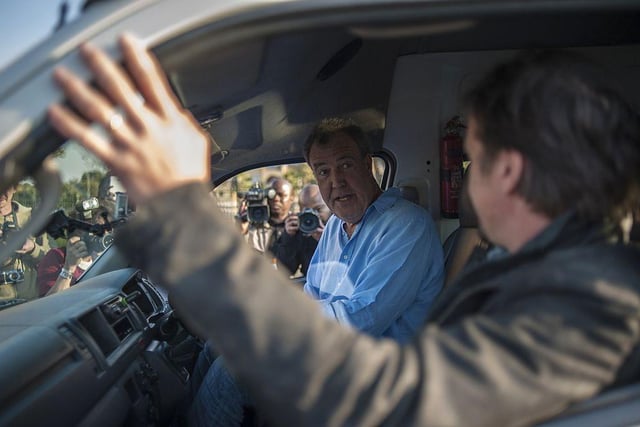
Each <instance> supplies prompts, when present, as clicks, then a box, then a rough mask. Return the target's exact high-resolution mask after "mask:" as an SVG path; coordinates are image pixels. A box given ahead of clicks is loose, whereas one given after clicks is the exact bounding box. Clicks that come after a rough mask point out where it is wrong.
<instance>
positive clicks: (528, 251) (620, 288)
mask: <svg viewBox="0 0 640 427" xmlns="http://www.w3.org/2000/svg"><path fill="white" fill-rule="evenodd" d="M122 46H123V53H124V58H125V63H126V64H127V69H128V71H129V72H130V73H131V74H132V76H133V77H132V81H129V78H128V77H127V75H126V73H124V72H123V71H121V69H120V68H118V66H117V65H116V64H115V63H113V62H111V61H110V60H108V59H107V57H106V56H105V55H104V54H102V53H101V52H100V51H98V50H97V49H95V48H92V47H91V46H86V47H85V48H84V49H83V54H84V55H85V57H86V58H87V59H88V61H87V63H88V65H89V67H90V68H91V69H92V71H93V73H94V74H95V81H97V82H100V84H101V87H102V88H103V90H105V91H106V92H107V94H108V96H106V97H105V96H98V94H96V92H95V91H93V90H92V89H90V88H89V87H88V86H87V85H85V84H84V83H82V82H81V81H79V80H78V79H77V78H76V77H74V76H73V75H72V74H70V73H68V72H64V70H58V71H57V72H56V79H57V82H58V84H59V85H60V86H61V87H62V88H63V90H64V91H65V93H66V94H67V97H68V98H69V100H70V101H71V103H72V104H74V105H76V106H81V105H92V106H93V107H94V108H92V109H85V110H83V109H81V108H78V109H77V110H78V111H84V114H85V115H86V117H85V118H80V117H78V116H76V115H74V114H73V113H72V112H71V111H70V110H69V109H67V108H65V107H63V106H61V105H55V106H52V108H51V109H50V118H51V121H52V123H53V125H54V126H55V127H56V128H57V129H58V130H59V131H60V132H61V133H63V134H65V135H67V136H68V137H72V138H75V139H76V140H78V141H80V142H81V143H82V144H83V145H84V146H85V147H87V148H89V149H90V150H92V151H93V152H95V153H96V154H97V155H98V156H99V157H100V158H102V159H103V160H104V161H105V162H106V163H107V164H108V165H109V166H110V167H112V168H113V169H114V171H116V172H117V173H118V175H119V176H121V178H122V181H123V183H124V185H125V186H126V187H127V189H128V191H129V194H130V196H131V197H132V198H133V199H134V200H135V201H136V202H137V205H138V206H139V210H138V216H137V218H135V219H134V220H133V221H131V222H130V223H129V229H128V231H126V232H124V233H122V234H120V236H119V241H118V244H119V245H120V248H121V249H122V250H123V252H124V253H125V254H126V255H127V256H129V257H130V259H131V261H132V263H134V264H135V265H138V266H140V267H143V268H144V269H146V270H147V271H148V272H149V274H150V275H151V276H152V277H153V278H154V279H155V280H156V281H158V282H160V283H162V284H164V285H165V286H167V287H168V289H169V290H170V292H171V293H172V301H173V303H174V305H175V308H176V309H177V310H179V311H180V312H181V313H182V318H183V319H184V320H185V321H186V322H188V323H189V325H190V326H191V327H192V328H193V330H195V331H197V332H198V333H200V334H202V335H203V336H206V337H208V338H210V339H212V340H213V341H214V342H216V344H217V345H218V348H219V349H220V351H221V353H222V354H223V355H224V356H225V358H226V359H227V360H228V363H229V366H230V368H232V369H233V371H234V372H235V374H236V375H237V377H238V378H239V379H240V380H241V381H243V382H244V384H246V386H247V387H248V388H249V390H250V392H251V394H252V395H253V396H254V397H255V400H256V403H257V404H258V407H259V408H260V410H261V411H263V412H264V413H265V414H266V415H267V417H268V418H269V419H270V420H273V421H274V422H275V423H277V424H281V425H323V426H325V425H378V424H388V425H439V426H441V425H465V426H468V425H473V426H495V425H500V426H510V425H527V424H532V423H535V422H537V421H540V420H543V419H546V418H549V417H551V416H553V415H556V414H558V413H560V412H562V411H563V410H564V409H566V408H567V407H569V406H570V405H572V404H573V403H576V402H579V401H582V400H585V399H588V398H590V397H592V396H594V395H596V394H598V393H599V392H601V391H602V390H604V389H607V388H610V387H613V386H615V385H617V384H622V383H624V382H625V381H628V380H630V379H632V378H637V374H638V371H637V367H636V366H633V365H632V363H631V361H632V360H634V357H631V355H632V352H633V351H634V349H637V346H638V342H639V339H640V338H639V336H640V289H639V286H640V285H639V284H640V256H639V254H638V252H637V251H636V250H635V249H634V248H631V247H628V246H622V245H619V244H616V243H612V242H611V241H610V240H609V237H610V236H612V235H613V234H610V233H609V232H608V230H607V224H609V225H610V224H616V221H617V219H618V218H619V216H620V214H621V213H623V212H624V211H625V208H626V207H627V206H628V204H633V205H634V206H637V205H636V204H635V203H636V202H637V201H636V200H635V199H636V197H637V195H638V186H639V183H640V177H638V174H639V173H640V145H639V144H638V143H637V142H638V141H639V140H640V122H639V120H638V116H637V114H636V113H635V112H634V111H633V110H632V109H631V108H630V107H629V106H628V105H627V104H626V103H625V102H624V101H623V100H622V98H621V97H620V96H618V95H617V94H615V93H614V92H612V91H611V90H610V89H608V87H607V86H606V85H604V84H603V83H604V82H603V81H601V80H598V79H597V78H596V77H595V75H594V74H593V68H592V67H591V66H590V65H589V64H585V63H584V62H582V61H581V60H578V59H576V58H572V57H567V56H565V55H560V54H557V55H556V54H535V55H525V56H521V57H518V58H516V59H515V60H512V61H511V62H509V63H507V64H505V65H503V66H501V67H498V68H497V69H495V70H494V71H492V72H491V73H490V74H489V75H488V76H487V77H486V78H485V79H483V80H482V81H480V83H479V84H478V85H477V87H476V89H474V90H472V91H471V93H470V96H469V97H468V99H467V102H466V105H467V107H468V109H467V113H468V117H469V129H468V134H467V138H466V142H465V145H466V150H467V152H468V154H469V156H470V158H471V160H472V162H473V163H474V167H473V169H472V170H471V176H470V192H471V197H472V201H473V204H474V206H475V208H476V210H477V214H478V218H479V222H480V226H481V228H482V230H483V232H484V233H485V235H486V236H487V237H488V238H489V239H490V240H491V241H492V242H493V243H495V244H497V245H499V246H502V247H503V248H504V249H505V255H504V256H503V257H501V258H499V259H494V260H492V261H489V262H486V263H484V264H481V265H479V266H478V267H476V268H475V269H472V270H471V271H468V272H466V274H464V275H463V276H462V277H461V278H460V279H459V281H458V282H457V283H454V284H453V285H452V286H451V287H450V288H449V289H448V290H447V291H446V292H445V294H444V295H443V297H442V299H441V301H440V303H439V304H436V306H435V307H434V308H433V310H432V312H431V313H430V317H429V322H428V323H427V324H426V325H425V326H424V328H423V329H422V331H421V332H420V334H419V335H418V336H416V338H415V340H414V341H413V342H412V343H410V344H408V345H405V346H401V345H398V344H397V343H395V342H392V341H391V340H374V339H372V338H369V337H367V336H365V335H363V334H359V333H358V332H356V331H354V330H351V329H346V328H344V327H342V326H340V325H339V324H337V323H336V322H334V321H332V320H330V319H327V318H325V317H323V316H322V315H321V314H320V312H319V310H318V308H317V307H316V305H315V303H314V302H313V301H311V300H310V299H308V298H305V297H304V296H303V294H302V293H301V292H300V291H299V290H298V289H295V288H294V287H287V286H283V285H284V284H285V283H286V282H287V279H286V278H285V277H283V276H282V275H280V274H277V273H276V272H274V271H273V269H272V267H271V266H270V265H269V263H268V262H267V261H266V260H264V259H262V258H261V257H259V256H256V255H255V254H253V253H251V251H249V250H248V249H247V248H246V246H245V244H244V242H243V241H242V239H241V237H239V236H238V235H237V233H236V232H235V230H234V229H233V228H232V227H231V226H230V225H228V224H227V221H226V220H225V219H224V217H223V216H222V215H221V214H220V213H218V212H215V201H214V200H211V199H210V198H209V196H208V191H207V190H208V189H207V187H206V186H204V185H202V184H201V181H203V180H207V179H208V171H209V167H208V164H207V161H206V160H207V159H209V147H210V144H211V141H210V139H208V135H206V134H205V133H204V132H203V131H202V130H201V129H200V128H199V127H198V125H197V123H196V122H195V121H194V120H193V118H192V117H191V116H190V115H189V114H188V112H187V111H186V110H184V109H183V108H182V106H180V105H179V103H178V101H177V100H176V99H175V97H174V96H173V94H171V93H170V92H169V90H168V88H169V87H170V86H169V85H168V84H167V83H166V80H165V78H164V76H163V75H162V73H161V71H160V68H159V66H158V65H157V63H156V62H154V60H153V58H152V57H151V56H150V55H149V54H148V53H146V51H145V50H144V48H143V47H141V45H140V43H139V42H136V41H135V40H133V39H131V38H124V39H123V43H122ZM137 91H139V92H140V93H141V94H142V96H143V97H144V98H145V100H146V103H145V105H144V107H143V110H144V111H140V110H142V109H141V108H139V102H137V93H136V92H137ZM108 100H114V102H117V103H118V104H119V105H120V106H121V107H122V108H123V110H124V111H125V112H126V114H127V117H126V118H124V120H121V119H123V118H122V117H119V118H118V120H113V118H114V117H113V116H114V114H118V113H117V111H118V110H115V109H114V106H113V105H111V103H110V102H109V101H108ZM136 106H138V107H136ZM114 111H115V112H114ZM91 121H97V122H99V123H101V124H103V125H107V126H108V125H109V124H110V123H115V124H117V125H116V126H111V127H110V128H109V131H110V133H111V136H112V139H113V141H112V143H109V142H108V141H105V140H104V139H102V137H100V136H98V135H96V134H95V133H94V132H92V131H91V129H90V123H89V122H91ZM178 135H179V136H180V138H178V139H177V140H176V139H175V138H177V136H178ZM185 144H188V145H189V149H185ZM149 147H153V148H154V149H150V148H149ZM123 156H128V157H131V161H128V162H123V161H121V159H122V157H123ZM185 156H186V157H185ZM133 159H144V161H145V163H144V164H146V165H157V166H156V167H146V168H142V167H139V165H138V161H140V162H141V161H142V160H136V161H134V160H133ZM178 160H182V161H178ZM180 165H189V166H190V167H182V166H180ZM176 205H180V206H183V207H188V209H189V212H191V221H189V222H188V223H187V224H185V223H184V221H183V218H182V217H181V215H178V214H176V212H175V209H174V206H176ZM212 212H214V213H213V214H212ZM150 239H155V240H154V242H155V244H154V245H146V244H145V243H144V242H147V241H148V240H150ZM213 277H215V280H211V278H213ZM258 284H259V285H260V286H257V285H258ZM284 308H286V309H284Z"/></svg>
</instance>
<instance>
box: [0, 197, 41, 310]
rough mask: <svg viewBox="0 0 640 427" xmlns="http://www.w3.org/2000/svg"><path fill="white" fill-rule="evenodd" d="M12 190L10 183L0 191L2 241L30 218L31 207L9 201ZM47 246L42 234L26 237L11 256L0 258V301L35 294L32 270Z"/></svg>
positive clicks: (0, 237) (32, 296)
mask: <svg viewBox="0 0 640 427" xmlns="http://www.w3.org/2000/svg"><path fill="white" fill-rule="evenodd" d="M15 192H16V187H15V186H11V187H9V188H7V189H6V190H5V191H4V192H1V193H0V218H1V221H2V223H1V224H0V225H1V227H0V233H1V235H0V242H2V243H3V244H4V242H5V241H6V239H8V238H9V236H10V235H11V233H14V232H16V231H18V230H20V228H21V227H22V226H23V225H24V224H26V223H27V222H28V221H29V219H30V218H31V208H28V207H26V206H23V205H21V204H20V203H18V202H16V201H14V200H13V195H14V194H15ZM48 249H49V248H48V244H47V242H46V241H45V239H43V238H42V237H38V238H37V239H36V238H35V237H29V238H28V239H27V240H26V241H25V242H24V244H23V245H22V247H21V248H20V249H18V250H17V251H16V252H15V256H13V257H11V258H9V259H8V260H3V264H2V266H1V267H0V301H9V300H13V299H26V300H31V299H34V298H37V297H38V289H37V287H36V274H37V272H36V269H37V266H38V262H39V261H40V259H41V258H42V256H43V255H44V254H45V252H46V251H47V250H48Z"/></svg>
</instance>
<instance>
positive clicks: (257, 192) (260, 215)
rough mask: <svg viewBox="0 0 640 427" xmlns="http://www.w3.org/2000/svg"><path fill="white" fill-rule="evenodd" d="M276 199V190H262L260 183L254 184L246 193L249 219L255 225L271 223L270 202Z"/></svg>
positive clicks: (270, 188)
mask: <svg viewBox="0 0 640 427" xmlns="http://www.w3.org/2000/svg"><path fill="white" fill-rule="evenodd" d="M274 197H276V190H275V189H274V188H272V187H268V188H262V186H261V185H260V183H259V182H256V183H254V184H253V186H252V187H251V188H249V190H247V192H246V193H244V200H246V202H247V219H248V220H249V222H252V223H254V224H262V223H265V222H267V221H269V217H270V215H271V213H270V211H269V204H268V203H267V202H268V201H269V200H271V199H273V198H274Z"/></svg>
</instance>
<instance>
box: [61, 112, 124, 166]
mask: <svg viewBox="0 0 640 427" xmlns="http://www.w3.org/2000/svg"><path fill="white" fill-rule="evenodd" d="M49 121H50V122H51V124H52V125H53V127H54V128H55V129H56V130H57V131H58V132H59V133H60V134H62V135H65V136H66V137H68V138H70V139H75V140H76V141H78V142H79V143H80V144H82V145H83V146H84V147H85V148H87V149H88V150H89V151H92V152H93V153H95V155H96V156H98V157H99V158H100V159H101V160H102V161H103V162H105V163H106V164H111V163H112V161H114V160H115V150H114V148H113V147H112V146H111V144H110V142H109V141H108V140H107V139H106V138H105V137H104V136H102V135H99V134H98V133H97V132H96V131H95V130H94V129H92V128H90V127H89V125H88V124H87V122H86V121H85V120H84V119H82V118H80V117H78V116H77V115H76V114H75V113H73V112H72V111H71V110H69V109H68V108H66V107H63V106H61V105H57V104H54V105H52V106H50V107H49Z"/></svg>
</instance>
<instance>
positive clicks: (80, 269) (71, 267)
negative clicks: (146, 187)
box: [0, 175, 122, 304]
mask: <svg viewBox="0 0 640 427" xmlns="http://www.w3.org/2000/svg"><path fill="white" fill-rule="evenodd" d="M121 190H122V187H121V186H120V185H119V183H118V182H117V179H115V177H112V176H110V175H107V176H106V177H105V178H104V179H102V180H101V182H100V189H99V191H98V197H95V198H93V199H94V200H95V206H91V207H90V208H87V209H83V208H82V203H79V204H78V206H77V208H76V210H73V211H70V212H69V213H68V214H67V216H68V218H71V219H72V220H75V221H79V222H85V223H87V224H89V225H91V224H104V223H105V221H107V220H109V219H113V209H114V207H115V203H114V202H115V192H117V191H121ZM15 193H16V187H15V186H12V187H9V188H7V189H6V190H5V191H4V192H3V193H1V194H0V216H1V217H2V218H1V224H0V241H2V242H5V241H6V239H8V238H9V237H10V235H11V234H12V233H15V232H17V231H19V230H20V229H21V228H22V227H23V225H24V224H26V223H27V221H29V219H30V217H31V208H30V207H26V206H24V205H22V204H20V203H19V202H17V201H16V200H13V197H14V195H15ZM87 200H91V199H87ZM108 233H110V232H107V234H108ZM103 239H104V235H102V236H95V235H92V234H90V232H89V231H87V230H82V229H80V228H75V229H69V230H67V231H65V233H64V234H63V235H62V236H61V237H58V238H56V239H54V238H52V237H51V236H49V235H47V234H46V233H43V234H42V235H39V236H29V237H27V238H26V240H25V243H24V244H23V245H22V247H21V248H20V249H18V250H16V251H15V253H14V254H13V255H12V256H10V257H8V258H7V259H6V260H5V261H4V263H3V265H2V266H0V274H1V276H0V303H4V304H11V303H13V302H24V301H29V300H33V299H36V298H40V297H44V296H47V295H51V294H54V293H57V292H60V291H62V290H65V289H68V288H69V287H71V286H73V285H74V284H75V283H76V281H77V280H78V278H79V277H80V276H81V275H82V273H84V272H85V271H86V270H87V268H89V266H90V265H91V263H92V262H93V260H94V259H95V258H96V257H97V256H98V255H99V254H100V253H101V252H103V251H104V249H106V246H107V245H106V244H104V243H105V240H103Z"/></svg>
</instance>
